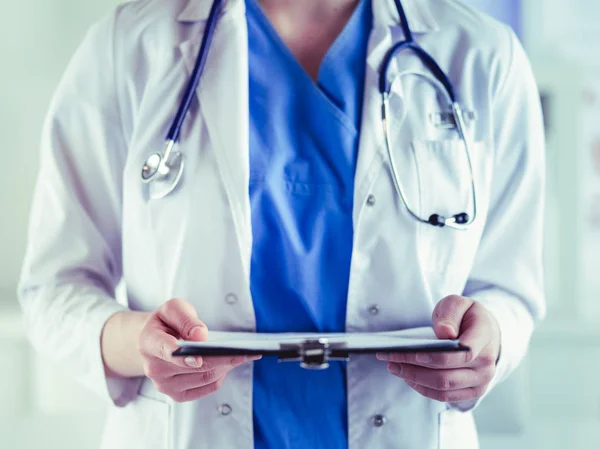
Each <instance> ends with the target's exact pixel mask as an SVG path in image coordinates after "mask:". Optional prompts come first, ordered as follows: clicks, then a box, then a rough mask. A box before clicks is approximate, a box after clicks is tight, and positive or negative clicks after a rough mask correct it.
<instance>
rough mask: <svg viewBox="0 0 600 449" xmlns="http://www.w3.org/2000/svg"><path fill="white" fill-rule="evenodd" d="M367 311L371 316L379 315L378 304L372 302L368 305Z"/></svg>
mask: <svg viewBox="0 0 600 449" xmlns="http://www.w3.org/2000/svg"><path fill="white" fill-rule="evenodd" d="M369 313H370V314H371V315H373V316H375V315H379V306H378V305H377V304H373V305H372V306H371V307H369Z"/></svg>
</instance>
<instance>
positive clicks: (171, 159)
mask: <svg viewBox="0 0 600 449" xmlns="http://www.w3.org/2000/svg"><path fill="white" fill-rule="evenodd" d="M222 1H223V0H214V2H213V4H212V7H211V9H210V13H209V16H208V20H207V24H206V28H205V32H204V36H203V38H202V43H201V45H200V50H199V52H198V58H197V60H196V64H195V66H194V70H193V71H192V76H191V78H190V80H189V83H188V85H187V87H186V90H185V93H184V96H183V101H182V102H181V104H180V106H179V109H178V110H177V114H176V115H175V118H174V119H173V123H172V125H171V128H170V129H169V132H168V134H167V138H166V144H165V149H164V150H163V152H162V153H154V154H152V155H151V156H150V157H148V159H146V162H144V166H143V167H142V181H143V182H144V183H147V184H148V186H149V195H150V198H152V199H160V198H164V197H166V196H167V195H168V194H170V193H171V192H172V191H173V190H174V189H175V188H176V187H177V186H178V185H179V183H180V182H181V177H182V175H183V169H184V166H185V161H184V157H183V154H181V153H180V152H179V151H175V150H174V148H175V145H176V144H177V142H178V141H179V137H180V134H181V128H182V125H183V121H184V119H185V117H186V115H187V113H188V111H189V109H190V105H191V103H192V100H193V98H194V94H195V91H196V89H197V88H198V84H199V82H200V77H201V76H202V71H203V70H204V66H205V64H206V57H207V56H208V52H209V49H210V43H211V41H212V38H213V35H214V31H215V27H216V24H217V20H218V17H219V12H220V9H221V4H222ZM394 3H395V4H396V8H397V10H398V15H399V17H400V21H401V24H402V30H403V32H404V36H405V38H406V39H405V40H404V41H402V42H399V43H397V44H396V45H394V46H393V47H392V48H391V49H390V50H389V51H388V52H387V54H386V55H385V58H384V61H383V64H382V70H381V72H380V75H379V92H380V93H381V96H382V102H383V104H382V108H381V119H382V123H383V131H384V136H385V146H386V151H387V156H388V159H389V162H390V167H391V171H392V178H393V181H394V186H395V189H396V192H397V193H398V196H399V197H400V200H401V202H402V204H403V205H404V207H405V208H406V210H407V211H408V213H409V214H410V216H411V217H412V218H414V219H415V220H417V221H419V222H421V223H425V224H429V225H432V226H437V227H449V228H453V229H459V230H464V229H468V228H469V227H470V226H471V225H472V224H473V223H474V222H475V219H476V217H477V201H476V199H477V198H476V192H475V190H476V189H475V177H474V175H473V165H472V163H471V152H470V144H469V138H468V136H467V133H466V125H465V121H464V115H463V112H462V109H461V107H460V105H459V103H458V101H457V99H456V93H455V91H454V87H453V85H452V82H451V81H450V79H449V78H448V76H447V75H446V74H445V73H444V71H443V70H442V69H441V68H440V66H439V65H438V64H437V63H436V62H435V60H434V59H433V58H432V57H431V56H430V55H429V53H427V52H426V51H425V50H423V48H422V47H420V46H419V44H417V43H416V42H415V40H414V37H413V34H412V31H411V30H410V26H409V24H408V21H407V19H406V14H405V12H404V8H403V7H402V3H401V1H400V0H394ZM405 50H411V51H412V52H413V53H414V54H415V55H417V56H418V57H419V59H420V60H421V61H422V62H423V64H425V66H426V67H427V68H428V69H429V70H430V71H431V72H432V73H433V75H434V76H435V78H436V79H437V80H438V81H440V82H441V83H442V84H443V86H444V88H445V90H446V92H447V94H448V97H449V100H450V110H451V113H452V116H453V119H454V124H455V127H456V129H457V131H458V134H459V137H460V139H461V140H462V142H463V144H464V148H465V153H466V158H467V161H468V166H469V172H470V178H471V199H472V202H473V212H472V214H471V215H469V214H468V213H467V212H460V213H457V214H454V215H452V216H450V217H445V216H443V215H441V214H432V215H431V216H429V217H427V218H423V217H421V216H420V215H418V214H417V213H416V212H414V210H413V209H412V207H411V206H410V205H409V203H408V201H407V199H406V195H405V193H404V190H403V189H402V185H401V184H400V181H399V178H398V170H397V168H396V164H395V162H394V158H393V156H392V150H391V143H390V141H391V138H390V130H389V127H388V117H389V116H390V115H391V114H390V111H389V108H390V106H389V96H390V88H391V83H390V82H389V81H388V78H387V73H388V69H389V66H390V63H391V62H392V60H393V59H394V58H395V57H396V55H398V54H399V53H401V52H403V51H405Z"/></svg>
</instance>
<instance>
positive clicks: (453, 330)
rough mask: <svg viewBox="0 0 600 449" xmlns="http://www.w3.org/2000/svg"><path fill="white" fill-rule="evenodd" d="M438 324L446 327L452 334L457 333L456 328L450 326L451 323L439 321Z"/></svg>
mask: <svg viewBox="0 0 600 449" xmlns="http://www.w3.org/2000/svg"><path fill="white" fill-rule="evenodd" d="M440 326H444V327H446V328H447V329H448V330H449V331H450V332H451V333H452V335H457V333H456V329H454V326H452V324H448V323H440Z"/></svg>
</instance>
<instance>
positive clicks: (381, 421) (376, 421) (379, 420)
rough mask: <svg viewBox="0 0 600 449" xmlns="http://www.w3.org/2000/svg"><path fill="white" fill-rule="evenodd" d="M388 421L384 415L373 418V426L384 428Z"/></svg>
mask: <svg viewBox="0 0 600 449" xmlns="http://www.w3.org/2000/svg"><path fill="white" fill-rule="evenodd" d="M386 421H387V418H386V417H385V416H383V415H375V416H373V425H374V426H375V427H383V426H384V425H385V423H386Z"/></svg>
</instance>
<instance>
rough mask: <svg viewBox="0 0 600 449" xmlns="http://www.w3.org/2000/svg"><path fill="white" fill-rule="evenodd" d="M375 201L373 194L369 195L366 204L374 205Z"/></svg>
mask: <svg viewBox="0 0 600 449" xmlns="http://www.w3.org/2000/svg"><path fill="white" fill-rule="evenodd" d="M376 202H377V199H375V195H369V196H368V197H367V204H368V205H369V206H375V203H376Z"/></svg>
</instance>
